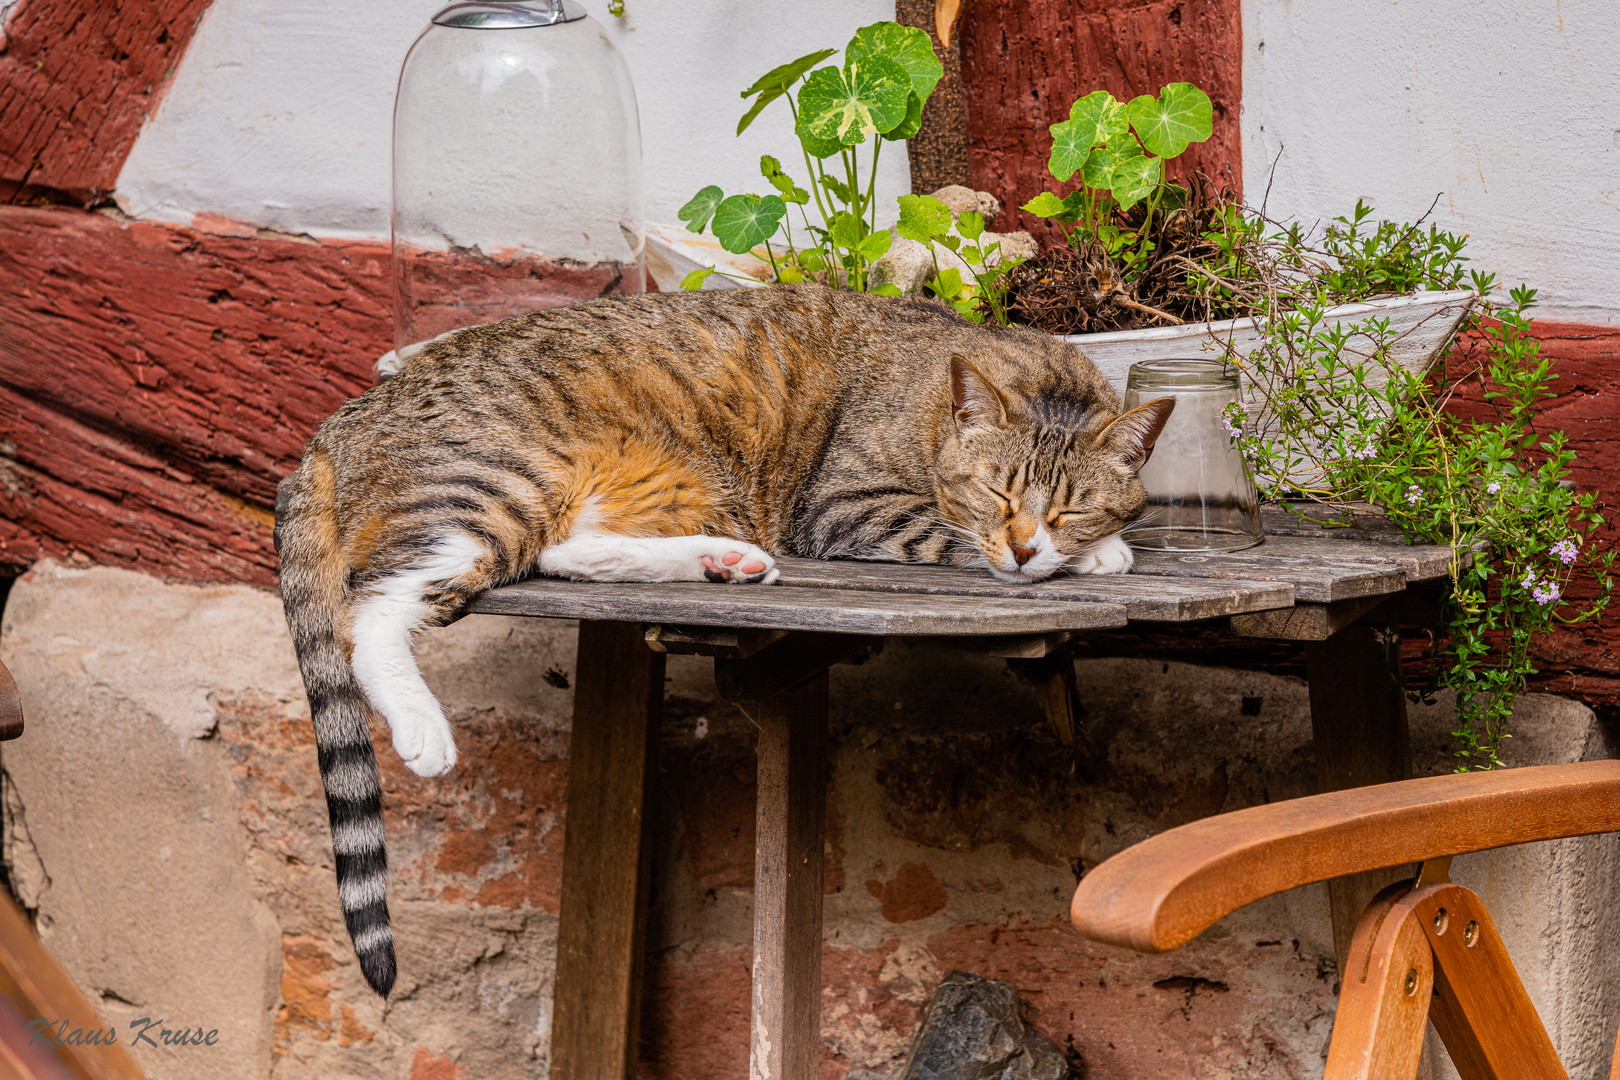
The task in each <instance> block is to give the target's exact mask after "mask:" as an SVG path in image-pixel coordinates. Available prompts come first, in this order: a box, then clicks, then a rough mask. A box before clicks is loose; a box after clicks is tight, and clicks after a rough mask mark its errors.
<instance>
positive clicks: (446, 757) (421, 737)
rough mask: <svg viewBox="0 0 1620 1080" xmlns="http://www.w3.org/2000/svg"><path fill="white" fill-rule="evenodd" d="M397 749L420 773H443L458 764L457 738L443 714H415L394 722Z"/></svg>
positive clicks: (431, 774) (401, 758) (412, 770)
mask: <svg viewBox="0 0 1620 1080" xmlns="http://www.w3.org/2000/svg"><path fill="white" fill-rule="evenodd" d="M393 729H394V752H395V753H396V754H398V755H399V759H400V760H401V761H403V762H404V763H405V767H406V768H407V769H409V770H411V772H413V773H415V774H416V775H417V776H426V777H434V776H443V775H444V774H445V773H447V772H449V771H450V770H451V769H453V768H455V765H456V739H455V736H454V735H453V734H452V733H451V731H450V722H449V721H448V720H446V719H445V718H444V717H443V716H421V717H412V718H410V719H409V720H405V721H403V722H400V723H396V724H394V725H393Z"/></svg>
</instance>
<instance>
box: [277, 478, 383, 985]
mask: <svg viewBox="0 0 1620 1080" xmlns="http://www.w3.org/2000/svg"><path fill="white" fill-rule="evenodd" d="M275 536H276V551H277V553H278V554H279V555H280V556H281V601H282V605H283V606H284V607H285V609H286V613H287V625H288V627H289V628H291V630H292V637H293V648H294V650H295V651H296V652H297V654H298V668H299V670H300V671H301V672H302V673H303V677H304V690H305V692H306V693H307V694H308V695H309V711H310V717H311V719H312V720H313V721H314V724H315V746H316V751H317V754H318V757H319V761H320V769H321V782H322V784H323V785H324V786H325V788H326V810H327V814H328V815H329V817H330V818H331V822H332V851H333V854H334V855H335V856H336V867H337V888H338V900H339V902H340V903H341V904H342V907H343V920H344V922H345V923H346V924H347V925H348V928H349V937H350V939H352V940H353V942H354V951H355V955H356V956H357V957H359V960H360V970H361V972H363V973H364V974H365V977H366V982H367V983H369V984H370V985H371V988H372V989H373V990H375V991H377V993H379V994H381V995H383V996H384V997H387V996H388V992H389V991H390V990H392V989H393V987H394V975H395V963H394V932H393V929H392V928H391V927H390V926H389V923H388V901H387V897H386V892H387V886H388V853H387V850H386V848H385V846H384V843H383V821H382V789H381V787H380V786H379V784H378V782H377V758H376V755H375V754H374V753H373V752H372V749H371V733H370V731H369V729H368V727H367V724H366V698H365V694H364V693H363V692H362V691H361V689H360V684H359V683H357V682H356V681H355V678H354V672H353V671H352V670H351V669H350V666H349V660H348V657H347V656H346V655H345V649H344V647H343V643H342V642H341V641H339V639H338V634H337V629H338V622H339V619H340V617H341V615H342V612H343V609H344V607H345V605H346V604H347V603H348V591H349V590H348V587H347V585H346V573H345V567H344V561H343V555H342V552H341V550H340V549H339V547H338V543H337V524H336V515H335V512H334V507H333V484H332V468H331V465H330V463H329V462H328V461H327V459H326V457H325V455H324V454H322V453H320V451H313V452H312V453H310V454H309V456H308V457H306V458H305V461H304V464H303V465H302V466H300V467H299V468H298V470H297V471H296V472H294V473H293V474H292V475H291V476H289V477H287V479H285V480H283V481H282V482H281V485H280V487H279V488H277V490H276V534H275Z"/></svg>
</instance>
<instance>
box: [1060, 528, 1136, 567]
mask: <svg viewBox="0 0 1620 1080" xmlns="http://www.w3.org/2000/svg"><path fill="white" fill-rule="evenodd" d="M1135 564H1136V555H1135V554H1134V553H1133V552H1132V551H1131V545H1129V544H1127V543H1126V542H1125V538H1124V537H1121V536H1110V537H1109V538H1108V539H1107V540H1104V541H1102V542H1101V543H1098V544H1093V545H1092V546H1091V547H1090V548H1089V549H1087V550H1086V551H1084V552H1082V553H1081V554H1079V555H1077V556H1075V558H1074V560H1073V561H1072V562H1070V563H1069V571H1070V572H1071V573H1075V574H1125V573H1129V572H1130V569H1131V567H1132V566H1134V565H1135Z"/></svg>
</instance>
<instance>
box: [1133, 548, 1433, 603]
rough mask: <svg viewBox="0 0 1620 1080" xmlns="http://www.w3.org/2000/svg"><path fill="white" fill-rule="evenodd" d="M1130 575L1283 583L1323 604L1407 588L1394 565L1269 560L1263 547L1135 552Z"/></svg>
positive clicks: (1281, 556)
mask: <svg viewBox="0 0 1620 1080" xmlns="http://www.w3.org/2000/svg"><path fill="white" fill-rule="evenodd" d="M1132 573H1134V574H1138V575H1142V576H1147V577H1178V578H1215V579H1233V580H1243V581H1286V582H1288V583H1289V584H1290V585H1292V586H1293V587H1294V599H1295V600H1299V601H1309V602H1312V603H1319V604H1326V603H1331V602H1333V601H1335V600H1349V599H1350V598H1352V597H1356V596H1380V595H1383V594H1385V593H1396V592H1400V591H1401V590H1402V589H1404V588H1405V587H1406V572H1405V571H1404V570H1403V569H1402V568H1401V567H1400V566H1397V565H1396V564H1395V563H1394V562H1393V561H1390V562H1387V563H1384V564H1383V565H1379V564H1376V563H1357V562H1343V561H1340V560H1337V559H1333V558H1329V557H1328V556H1327V555H1325V554H1318V553H1316V552H1314V551H1292V552H1287V553H1283V552H1282V551H1281V550H1280V549H1279V550H1277V553H1276V554H1269V553H1267V551H1266V548H1265V546H1264V545H1262V546H1260V547H1256V548H1249V549H1248V550H1247V551H1230V552H1210V553H1208V554H1183V553H1181V552H1175V551H1138V552H1137V553H1136V567H1135V569H1134V570H1133V571H1132Z"/></svg>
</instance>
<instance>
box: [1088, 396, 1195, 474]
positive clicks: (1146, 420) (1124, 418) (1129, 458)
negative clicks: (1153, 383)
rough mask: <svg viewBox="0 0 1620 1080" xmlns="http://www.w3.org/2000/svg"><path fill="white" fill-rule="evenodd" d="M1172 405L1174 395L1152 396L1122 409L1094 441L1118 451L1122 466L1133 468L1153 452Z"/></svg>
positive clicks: (1174, 407)
mask: <svg viewBox="0 0 1620 1080" xmlns="http://www.w3.org/2000/svg"><path fill="white" fill-rule="evenodd" d="M1175 409H1176V399H1175V398H1173V397H1162V398H1154V399H1153V400H1152V401H1149V402H1146V403H1144V404H1142V405H1138V406H1137V407H1136V408H1134V409H1132V410H1131V411H1130V412H1128V413H1121V414H1120V415H1119V416H1118V417H1117V418H1116V419H1115V420H1114V421H1113V422H1112V423H1110V424H1109V425H1108V426H1107V427H1105V428H1103V431H1102V435H1101V436H1100V437H1099V438H1098V440H1097V443H1098V445H1099V446H1107V447H1109V448H1110V449H1112V450H1113V451H1114V452H1115V453H1117V454H1119V456H1120V457H1121V458H1123V459H1124V463H1125V466H1126V467H1127V468H1128V469H1130V470H1131V471H1132V472H1135V471H1136V470H1137V469H1140V468H1141V467H1142V466H1143V465H1146V464H1147V461H1148V458H1150V457H1152V456H1153V444H1154V443H1155V442H1157V441H1158V439H1159V435H1160V433H1161V432H1163V431H1164V425H1165V424H1167V423H1169V421H1170V414H1171V413H1172V412H1174V411H1175Z"/></svg>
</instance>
